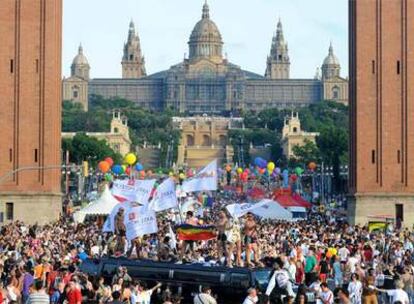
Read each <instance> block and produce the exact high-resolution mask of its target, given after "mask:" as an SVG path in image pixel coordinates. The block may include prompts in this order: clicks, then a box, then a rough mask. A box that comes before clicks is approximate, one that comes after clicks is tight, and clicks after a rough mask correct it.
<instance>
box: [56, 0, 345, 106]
mask: <svg viewBox="0 0 414 304" xmlns="http://www.w3.org/2000/svg"><path fill="white" fill-rule="evenodd" d="M223 45H224V42H223V39H222V36H221V33H220V31H219V28H218V27H217V25H216V24H215V23H214V21H213V20H212V19H211V17H210V10H209V6H208V5H207V3H206V4H204V6H203V9H202V16H201V20H200V21H199V22H197V24H196V25H195V26H194V29H193V31H192V32H191V35H190V39H189V42H188V47H189V52H188V54H189V56H188V58H185V59H184V60H183V61H182V62H180V63H178V64H176V65H174V66H172V67H170V68H169V69H168V70H165V71H161V72H158V73H155V74H151V75H148V76H146V73H145V60H144V58H143V57H142V54H141V45H140V41H139V38H138V35H137V34H136V32H135V28H134V24H133V23H131V24H130V28H129V34H128V41H127V43H126V44H125V46H124V56H123V59H122V68H123V78H122V79H91V80H90V81H89V82H88V87H89V88H88V90H89V95H93V94H94V95H100V96H103V97H104V98H107V99H109V98H113V97H120V98H125V99H128V100H131V101H133V102H135V103H136V104H138V105H140V106H142V107H145V108H149V109H152V110H162V109H164V108H173V109H175V110H178V111H180V112H183V113H200V114H204V113H209V114H223V113H230V112H233V113H237V112H239V111H240V110H253V111H260V110H263V109H266V108H269V107H279V108H286V107H296V106H305V105H309V104H311V103H316V102H319V101H321V100H325V99H331V100H335V101H338V102H343V103H347V100H348V96H347V94H348V87H347V86H348V81H347V79H344V78H341V77H340V65H339V61H338V59H337V58H336V56H335V55H334V52H333V48H332V46H331V47H330V50H329V54H328V56H327V57H326V59H325V60H324V63H323V66H322V69H323V71H324V73H323V75H322V77H316V78H310V79H290V65H291V59H290V57H289V52H288V44H287V42H286V40H285V37H284V34H283V27H282V23H281V22H280V21H279V22H278V24H277V30H276V34H275V36H274V37H273V39H272V43H271V49H270V54H269V56H268V58H267V65H266V71H265V75H259V74H256V73H253V72H249V71H245V70H243V69H242V68H241V67H239V66H238V65H236V64H233V63H231V62H230V61H229V60H228V59H227V58H225V56H223ZM74 76H76V77H78V75H72V77H74ZM63 82H64V87H65V82H66V80H64V81H63ZM69 88H70V86H69ZM72 90H75V89H72ZM72 93H73V92H72ZM68 95H69V96H70V92H69V94H68ZM72 95H73V94H72Z"/></svg>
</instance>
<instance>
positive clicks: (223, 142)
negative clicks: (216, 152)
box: [219, 135, 227, 146]
mask: <svg viewBox="0 0 414 304" xmlns="http://www.w3.org/2000/svg"><path fill="white" fill-rule="evenodd" d="M219 145H220V146H225V145H227V139H226V136H225V135H220V136H219Z"/></svg>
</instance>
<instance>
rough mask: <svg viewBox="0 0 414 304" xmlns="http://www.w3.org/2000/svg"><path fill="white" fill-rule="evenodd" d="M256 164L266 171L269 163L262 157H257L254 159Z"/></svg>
mask: <svg viewBox="0 0 414 304" xmlns="http://www.w3.org/2000/svg"><path fill="white" fill-rule="evenodd" d="M254 164H255V165H256V166H258V167H259V168H260V169H264V168H266V167H267V161H266V160H265V159H263V158H261V157H256V158H255V159H254Z"/></svg>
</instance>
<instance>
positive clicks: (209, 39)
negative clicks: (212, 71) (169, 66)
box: [188, 1, 223, 63]
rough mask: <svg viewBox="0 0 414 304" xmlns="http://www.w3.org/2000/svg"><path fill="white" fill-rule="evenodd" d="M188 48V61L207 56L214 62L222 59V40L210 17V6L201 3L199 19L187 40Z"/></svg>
mask: <svg viewBox="0 0 414 304" xmlns="http://www.w3.org/2000/svg"><path fill="white" fill-rule="evenodd" d="M188 46H189V48H190V56H189V60H190V61H195V60H199V59H202V58H207V59H209V60H211V61H213V62H214V63H222V61H223V40H222V38H221V34H220V31H219V29H218V27H217V25H216V24H215V23H214V21H213V20H211V19H210V8H209V6H208V4H207V1H206V3H204V5H203V12H202V15H201V20H200V21H198V22H197V24H196V25H195V26H194V29H193V31H192V32H191V36H190V40H189V41H188Z"/></svg>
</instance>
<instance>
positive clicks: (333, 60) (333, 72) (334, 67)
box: [322, 42, 341, 80]
mask: <svg viewBox="0 0 414 304" xmlns="http://www.w3.org/2000/svg"><path fill="white" fill-rule="evenodd" d="M340 75H341V65H340V63H339V59H338V57H336V56H335V54H334V49H333V46H332V42H331V44H330V45H329V53H328V56H326V58H325V60H324V61H323V64H322V79H323V80H325V79H332V78H336V77H340Z"/></svg>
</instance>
